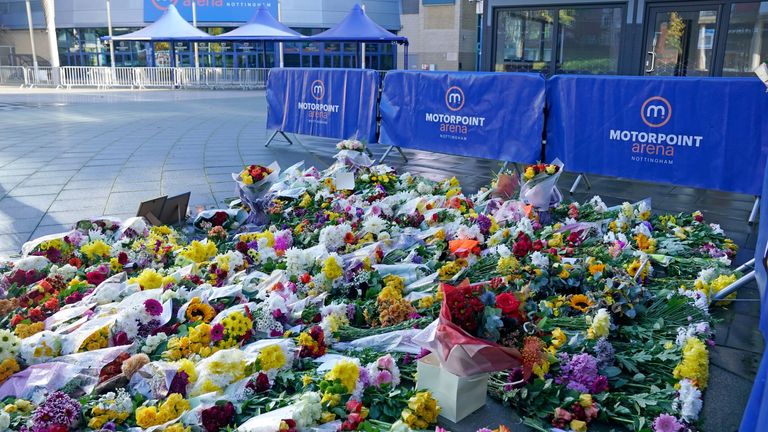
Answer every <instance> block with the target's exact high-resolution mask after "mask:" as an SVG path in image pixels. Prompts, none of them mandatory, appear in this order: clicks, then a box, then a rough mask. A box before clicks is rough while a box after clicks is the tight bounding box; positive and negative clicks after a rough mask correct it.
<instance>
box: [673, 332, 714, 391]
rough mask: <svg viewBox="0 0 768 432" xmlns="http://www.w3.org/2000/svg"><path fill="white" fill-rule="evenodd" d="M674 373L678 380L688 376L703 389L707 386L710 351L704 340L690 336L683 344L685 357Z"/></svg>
mask: <svg viewBox="0 0 768 432" xmlns="http://www.w3.org/2000/svg"><path fill="white" fill-rule="evenodd" d="M672 375H673V376H674V377H675V378H677V379H678V380H682V379H684V378H688V379H689V380H691V382H692V383H693V384H694V385H695V386H696V387H698V388H699V389H701V390H704V389H705V388H706V387H707V380H708V379H709V352H707V346H706V345H704V342H702V341H701V340H699V339H698V338H695V337H692V338H689V339H688V340H687V341H686V342H685V345H684V346H683V359H682V360H681V361H680V363H679V364H678V365H677V366H676V367H675V370H674V371H673V372H672Z"/></svg>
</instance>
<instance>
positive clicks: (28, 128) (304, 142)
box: [0, 89, 763, 432]
mask: <svg viewBox="0 0 768 432" xmlns="http://www.w3.org/2000/svg"><path fill="white" fill-rule="evenodd" d="M2 92H3V90H2V89H0V95H1V96H2V98H3V100H4V101H10V102H13V101H24V102H35V103H40V104H41V106H40V107H39V108H35V109H34V110H31V109H30V110H24V109H20V110H14V111H10V112H4V113H3V121H2V122H0V256H6V255H9V254H10V253H13V252H14V251H18V250H19V248H20V247H21V244H22V243H23V242H24V241H26V240H28V239H29V238H30V236H33V237H38V236H40V235H45V234H51V233H54V232H62V231H66V230H67V229H69V227H70V225H71V224H72V223H73V222H76V221H77V220H80V219H82V218H86V217H91V216H99V215H109V216H116V217H120V218H126V217H129V216H132V215H134V214H135V211H136V209H137V207H138V205H139V203H140V202H141V201H143V200H145V199H149V198H154V197H156V196H159V195H160V194H169V195H173V194H177V193H182V192H187V191H189V192H191V193H192V196H191V198H190V204H191V205H192V206H197V205H203V206H215V205H223V201H224V199H226V198H229V197H232V196H233V195H234V185H233V184H232V181H231V178H230V173H232V172H237V171H239V170H240V169H242V167H243V165H244V164H250V163H258V164H269V163H271V162H272V161H275V160H277V161H278V162H279V163H280V165H281V166H283V167H287V166H290V165H292V164H293V163H296V162H299V161H302V160H303V161H305V163H306V165H316V166H319V167H325V166H328V165H329V164H330V163H331V162H332V156H333V154H334V153H335V146H334V144H335V140H324V139H312V138H308V137H300V138H299V139H298V140H295V142H296V143H295V144H294V145H287V144H286V143H284V142H277V141H276V142H274V143H273V144H272V145H271V146H270V147H268V148H267V147H264V143H265V142H266V139H267V137H268V132H267V131H266V129H265V113H266V108H265V99H264V93H263V92H241V91H221V92H218V91H210V92H205V91H136V92H129V91H119V92H87V91H76V92H75V91H72V92H66V91H59V92H56V91H50V90H46V91H42V90H28V91H23V92H21V91H13V92H8V91H6V92H5V93H2ZM50 102H57V103H61V104H64V105H63V106H58V107H57V106H49V105H50ZM46 103H48V104H49V105H45V104H46ZM94 119H98V120H99V121H98V122H95V121H94ZM372 150H373V152H374V154H375V155H376V156H377V157H378V156H380V155H381V154H382V153H383V151H384V147H383V146H375V145H374V146H372ZM405 152H406V155H407V156H408V158H409V162H408V163H405V162H403V160H402V159H401V158H400V156H399V155H398V154H392V155H391V156H390V157H389V158H388V159H387V160H386V163H389V164H392V165H394V166H395V167H396V168H397V169H398V170H400V171H406V170H407V171H411V172H413V173H419V174H423V175H425V176H427V177H429V178H432V179H435V180H442V179H445V178H448V177H451V176H454V175H455V176H457V177H458V178H459V179H460V181H461V182H462V184H463V185H464V186H465V187H466V188H467V189H469V191H470V192H471V191H473V189H476V188H478V187H480V186H481V185H484V184H487V182H488V181H489V180H490V179H491V176H492V175H493V172H494V171H496V170H498V167H499V163H498V162H495V161H488V160H475V159H468V158H461V157H455V156H450V155H443V154H434V153H429V152H422V151H412V150H406V151H405ZM574 178H575V174H573V173H564V174H563V176H562V177H561V181H560V186H561V188H562V189H565V190H567V189H568V187H569V186H570V183H571V182H572V181H573V179H574ZM590 180H591V181H592V184H593V189H592V190H587V189H586V187H585V186H584V185H583V184H582V186H581V187H580V189H579V191H578V192H577V193H576V194H575V196H574V199H578V200H585V199H589V198H590V197H592V196H593V195H595V194H599V195H601V196H602V197H603V198H604V201H605V202H606V203H607V204H608V205H616V204H620V203H621V202H623V201H637V200H639V199H643V198H646V197H651V198H652V199H653V207H654V208H655V209H657V210H659V211H675V212H677V211H692V210H695V209H699V210H702V211H703V212H704V213H705V215H706V216H707V219H708V220H709V221H712V222H716V223H720V224H721V225H722V226H723V228H724V229H725V230H726V231H727V232H728V233H729V234H730V235H731V236H732V237H733V238H734V240H735V241H736V242H737V244H738V245H739V246H740V247H741V248H742V250H741V251H740V254H739V256H737V260H736V261H737V262H739V263H740V262H744V261H746V260H747V259H749V257H750V255H751V254H753V251H754V249H755V240H756V228H755V227H751V226H748V225H747V224H746V222H745V221H746V218H747V215H748V213H749V210H750V208H751V203H752V199H753V197H750V196H748V195H738V194H729V193H724V192H718V191H703V190H700V189H694V188H687V187H678V186H673V185H664V184H652V183H646V182H637V181H633V180H628V179H616V178H607V177H600V176H590ZM756 298H758V295H757V292H756V290H755V287H754V285H753V286H751V287H749V288H748V289H745V290H743V291H742V292H740V294H739V301H737V302H735V303H734V304H732V305H731V306H730V307H729V308H728V309H725V310H717V311H715V313H714V314H715V316H716V317H717V318H718V319H721V320H722V321H721V323H719V324H717V325H716V336H715V340H716V343H717V347H716V348H715V349H713V350H712V368H711V378H710V382H711V384H710V387H709V389H708V391H707V392H706V403H705V405H704V407H705V408H704V410H705V411H704V427H703V428H702V430H706V431H710V430H712V431H715V430H717V431H733V430H736V429H737V428H738V423H739V420H740V418H741V413H742V412H743V409H744V402H745V401H746V398H747V397H748V394H749V390H750V388H751V384H752V380H753V379H754V372H755V370H756V367H757V364H758V362H759V360H760V354H759V353H761V352H762V349H763V343H762V338H761V337H760V334H759V333H758V332H757V331H756V327H757V320H758V318H757V317H758V315H759V304H758V303H757V302H755V301H754V300H755V299H756ZM489 419H491V420H492V423H495V424H498V423H500V422H502V421H503V422H507V423H508V424H511V425H512V426H513V429H512V430H514V431H518V430H526V428H524V427H522V426H520V425H519V424H516V421H517V417H516V416H515V415H514V413H513V412H512V411H510V410H509V409H508V408H504V407H502V406H501V405H500V404H499V403H497V402H495V401H491V400H489V402H488V405H487V406H486V407H485V408H483V409H482V410H481V411H478V412H477V413H475V414H473V415H471V416H470V417H469V418H467V419H466V420H465V421H463V422H462V423H461V424H460V426H458V427H453V426H454V425H452V424H449V423H445V426H450V427H449V429H451V430H454V431H455V432H462V431H469V430H471V431H474V430H476V429H477V428H478V427H480V426H487V425H488V420H489Z"/></svg>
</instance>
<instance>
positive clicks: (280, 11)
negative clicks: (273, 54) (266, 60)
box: [277, 0, 285, 67]
mask: <svg viewBox="0 0 768 432" xmlns="http://www.w3.org/2000/svg"><path fill="white" fill-rule="evenodd" d="M277 20H278V21H280V22H283V5H282V2H281V1H280V0H277ZM277 47H278V50H279V51H280V67H284V66H285V60H284V59H283V42H279V43H278V45H277Z"/></svg>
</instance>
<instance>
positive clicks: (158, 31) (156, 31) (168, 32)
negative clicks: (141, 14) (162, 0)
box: [101, 5, 211, 41]
mask: <svg viewBox="0 0 768 432" xmlns="http://www.w3.org/2000/svg"><path fill="white" fill-rule="evenodd" d="M210 37H211V35H209V34H208V33H206V32H204V31H202V30H198V29H197V28H195V26H193V25H192V24H190V23H188V22H187V21H186V20H185V19H184V18H182V16H181V15H179V11H178V10H176V6H174V5H169V6H168V10H166V11H165V13H164V14H163V16H161V17H160V18H159V19H158V20H157V21H155V22H153V23H152V24H150V25H148V26H146V27H144V28H143V29H141V30H137V31H135V32H133V33H128V34H124V35H120V36H112V37H109V36H104V37H102V38H101V39H102V40H110V39H111V40H116V41H121V40H125V41H152V40H159V41H170V40H198V39H208V38H210Z"/></svg>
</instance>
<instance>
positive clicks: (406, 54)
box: [403, 43, 408, 70]
mask: <svg viewBox="0 0 768 432" xmlns="http://www.w3.org/2000/svg"><path fill="white" fill-rule="evenodd" d="M403 69H405V70H408V44H407V43H406V44H405V53H404V54H403Z"/></svg>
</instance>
